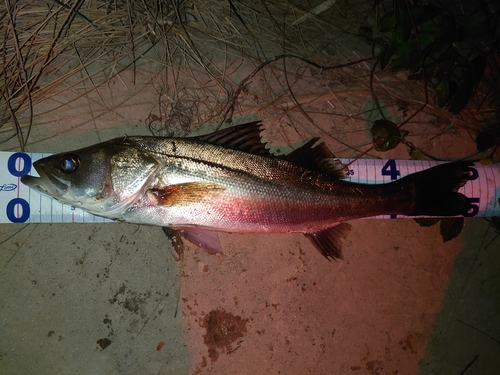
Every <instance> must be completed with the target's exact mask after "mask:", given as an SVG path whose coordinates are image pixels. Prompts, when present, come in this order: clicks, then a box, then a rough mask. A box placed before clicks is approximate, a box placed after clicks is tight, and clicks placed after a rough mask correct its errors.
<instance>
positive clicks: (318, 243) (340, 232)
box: [304, 222, 351, 260]
mask: <svg viewBox="0 0 500 375" xmlns="http://www.w3.org/2000/svg"><path fill="white" fill-rule="evenodd" d="M350 231H351V225H350V224H349V223H345V222H341V223H338V224H336V225H334V226H332V227H330V228H327V229H323V230H321V231H319V232H314V233H304V235H305V236H306V237H307V238H308V239H309V241H311V242H312V244H313V245H314V247H315V248H316V249H317V250H318V251H319V252H320V253H321V255H323V256H324V257H325V258H326V259H328V260H331V259H333V260H336V259H344V256H343V255H342V241H341V238H346V237H347V235H348V234H349V232H350Z"/></svg>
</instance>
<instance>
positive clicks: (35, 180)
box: [21, 162, 71, 199]
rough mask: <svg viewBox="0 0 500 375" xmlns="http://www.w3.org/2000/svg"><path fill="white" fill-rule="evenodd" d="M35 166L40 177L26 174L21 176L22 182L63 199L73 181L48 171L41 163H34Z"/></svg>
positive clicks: (43, 192)
mask: <svg viewBox="0 0 500 375" xmlns="http://www.w3.org/2000/svg"><path fill="white" fill-rule="evenodd" d="M33 167H34V168H35V170H36V172H37V173H38V175H39V177H35V176H31V175H24V176H22V177H21V182H22V183H23V184H25V185H27V186H29V187H30V188H32V189H34V190H36V191H38V192H40V193H42V194H44V195H48V196H50V197H53V198H55V199H62V198H63V197H64V195H65V194H66V193H67V191H68V187H69V186H71V181H70V180H68V179H63V178H61V177H58V176H56V175H54V174H51V173H47V172H46V171H45V169H44V168H43V166H41V165H40V163H38V162H35V163H33Z"/></svg>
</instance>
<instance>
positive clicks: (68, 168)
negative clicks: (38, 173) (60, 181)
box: [59, 154, 80, 173]
mask: <svg viewBox="0 0 500 375" xmlns="http://www.w3.org/2000/svg"><path fill="white" fill-rule="evenodd" d="M78 165H80V158H79V157H78V156H77V155H74V154H68V155H64V156H63V157H62V158H61V160H60V161H59V168H60V169H61V171H63V172H64V173H71V172H74V171H75V170H76V168H78Z"/></svg>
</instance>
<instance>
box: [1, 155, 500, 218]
mask: <svg viewBox="0 0 500 375" xmlns="http://www.w3.org/2000/svg"><path fill="white" fill-rule="evenodd" d="M49 155H50V154H43V153H24V152H15V153H14V152H0V176H1V179H0V223H105V222H112V220H110V219H105V218H102V217H99V216H95V215H92V214H89V213H87V212H85V211H83V210H81V209H79V208H76V207H73V206H68V205H65V204H62V203H59V202H57V201H56V200H54V199H51V198H49V197H47V196H45V195H42V194H39V193H38V192H36V191H35V190H32V189H30V188H29V187H28V186H26V185H23V184H22V183H21V176H24V175H25V174H28V173H30V172H31V170H32V168H31V166H32V164H33V162H34V161H36V160H38V159H41V158H44V157H46V156H49ZM341 161H342V162H343V163H346V164H347V163H349V162H350V160H349V159H341ZM438 164H442V163H441V162H435V161H427V160H426V161H423V160H394V159H389V160H387V159H385V160H384V159H358V160H356V161H354V162H353V163H352V164H349V170H348V172H347V175H348V176H347V179H348V180H350V181H352V182H359V183H370V184H378V183H386V182H390V181H391V180H396V179H398V178H400V177H403V176H406V175H408V174H411V173H415V172H418V171H421V170H424V169H428V168H431V167H433V166H435V165H438ZM469 172H470V173H469V181H468V182H467V183H466V184H465V186H463V187H462V188H461V189H460V190H459V192H461V193H463V194H465V195H466V196H467V197H469V202H470V209H469V212H468V213H467V215H466V216H476V217H492V216H500V202H499V198H500V165H498V164H493V165H482V164H481V163H473V162H470V167H469ZM395 217H396V215H384V216H377V217H376V218H383V219H387V218H395ZM397 217H404V216H401V215H397Z"/></svg>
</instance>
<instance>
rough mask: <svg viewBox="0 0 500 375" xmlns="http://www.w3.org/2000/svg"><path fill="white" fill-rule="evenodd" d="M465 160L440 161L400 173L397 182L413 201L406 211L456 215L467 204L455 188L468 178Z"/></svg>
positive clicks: (467, 205) (462, 210) (465, 207)
mask: <svg viewBox="0 0 500 375" xmlns="http://www.w3.org/2000/svg"><path fill="white" fill-rule="evenodd" d="M469 169H470V168H469V165H468V164H467V163H466V162H465V163H462V162H458V163H448V164H441V165H438V166H435V167H432V168H429V169H426V170H423V171H420V172H417V173H413V174H410V175H408V176H405V177H403V178H402V179H401V180H399V181H398V182H399V183H400V184H402V188H403V190H407V191H410V192H411V193H412V196H413V204H412V207H411V210H410V212H409V213H407V215H411V216H459V215H463V214H466V213H467V212H466V211H467V209H468V208H469V207H470V205H469V204H468V201H469V198H467V197H466V196H465V195H463V194H462V193H459V192H458V189H460V188H461V187H462V186H464V185H465V183H466V182H467V181H468V174H469Z"/></svg>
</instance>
